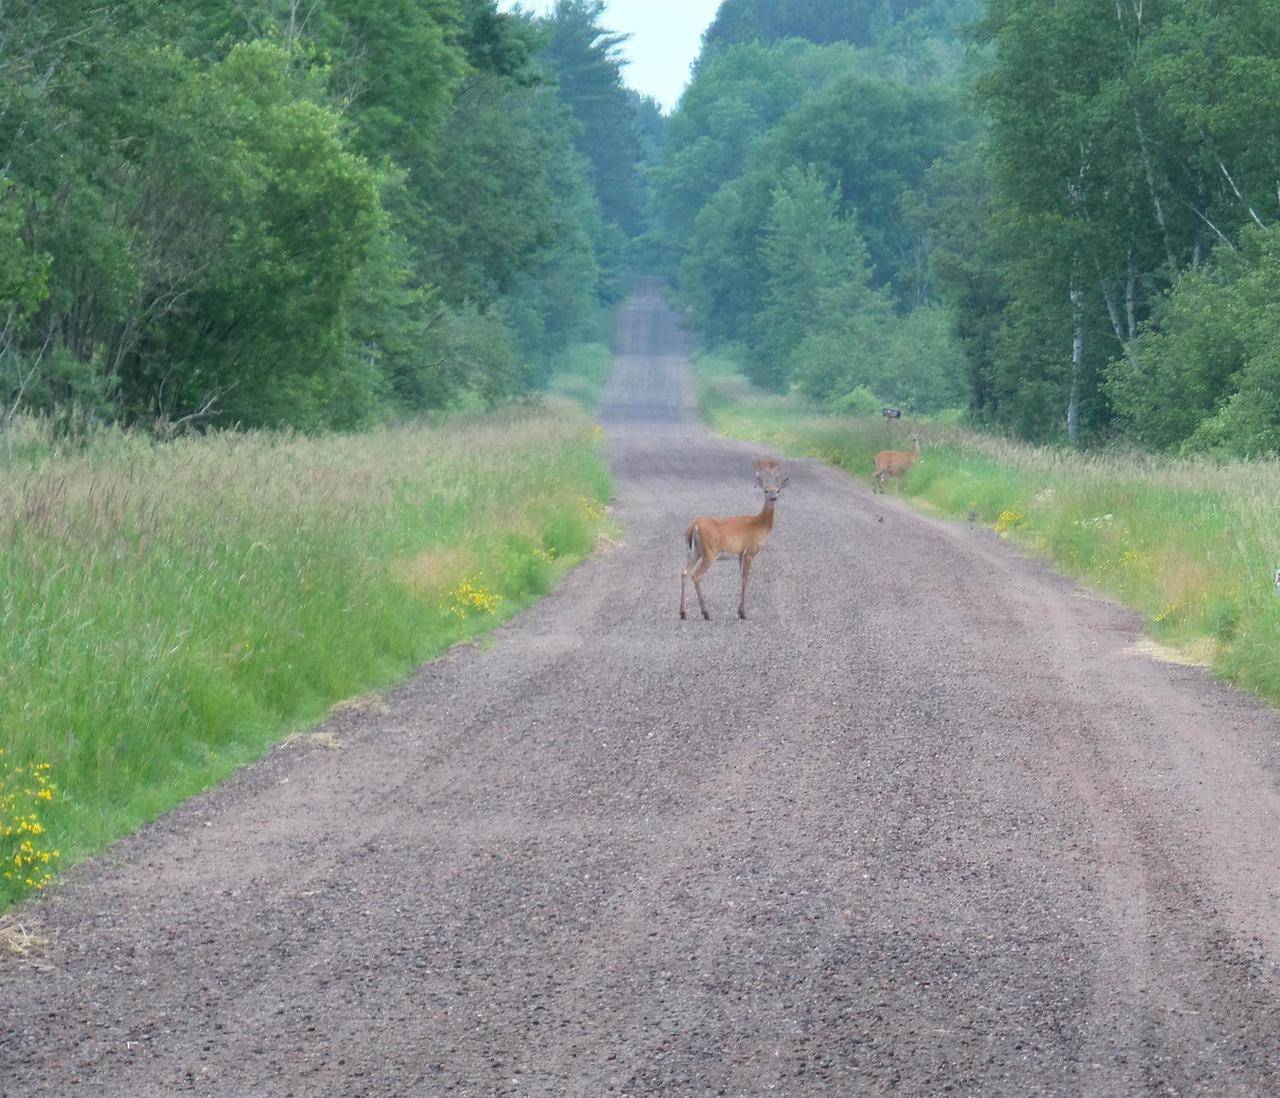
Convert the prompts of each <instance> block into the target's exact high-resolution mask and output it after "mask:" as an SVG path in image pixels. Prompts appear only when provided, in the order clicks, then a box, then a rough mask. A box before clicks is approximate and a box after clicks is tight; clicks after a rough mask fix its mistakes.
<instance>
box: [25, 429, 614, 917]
mask: <svg viewBox="0 0 1280 1098" xmlns="http://www.w3.org/2000/svg"><path fill="white" fill-rule="evenodd" d="M27 443H28V444H26V445H24V446H23V447H22V448H20V449H19V448H15V449H14V450H10V451H9V454H10V458H9V460H7V461H6V459H5V450H4V449H3V448H0V679H2V680H3V689H0V747H2V748H3V751H2V752H0V906H2V905H3V903H4V902H6V901H9V900H12V899H13V898H15V897H16V896H19V895H21V894H23V893H25V892H28V891H31V890H32V889H33V888H38V887H41V886H42V885H43V883H44V882H45V880H46V879H47V877H48V875H49V874H50V873H51V872H52V871H53V870H55V869H56V868H58V867H59V866H65V865H67V864H69V863H70V862H72V861H74V860H76V859H77V858H79V857H82V856H84V855H86V854H88V853H91V852H93V851H95V850H97V849H100V848H101V847H102V846H103V845H105V844H106V843H107V842H109V841H110V840H111V839H113V838H116V837H118V836H120V835H122V834H124V833H126V832H128V831H130V830H132V829H134V828H136V827H137V826H138V825H139V824H141V823H143V822H144V821H146V820H148V819H150V818H152V817H154V816H156V815H158V814H159V813H160V812H162V811H164V810H165V809H167V808H169V807H171V806H172V805H174V804H175V803H177V802H178V801H180V800H182V799H183V798H185V797H187V796H189V795H191V794H193V793H196V792H199V791H200V790H202V789H205V788H207V787H208V786H209V785H211V784H212V783H215V782H217V781H218V780H220V779H222V778H224V777H226V776H227V775H228V774H229V773H230V772H231V771H232V770H233V769H235V767H237V766H239V765H241V764H243V763H245V762H247V761H249V760H251V759H253V758H255V757H257V756H258V755H260V754H261V753H262V751H263V750H264V749H265V748H267V747H268V746H269V745H270V744H272V743H273V742H275V741H277V740H279V739H280V738H282V737H283V736H284V735H286V734H287V733H289V732H290V731H292V730H294V729H296V728H298V727H300V726H303V725H306V724H308V723H310V722H313V721H315V720H317V719H320V718H322V717H323V716H324V715H325V714H326V712H327V711H328V710H329V708H330V707H331V706H332V705H333V704H334V703H335V702H337V701H339V700H341V699H344V698H348V697H351V696H352V695H355V694H359V693H363V692H366V691H369V690H372V689H377V688H379V687H383V686H386V685H388V684H390V683H392V682H394V681H395V680H397V679H399V678H401V677H403V676H404V675H405V674H406V673H407V672H408V671H409V670H410V669H411V668H412V667H413V666H415V665H416V664H418V663H420V662H422V661H424V660H426V659H429V658H431V657H432V656H434V655H436V654H438V653H440V652H441V651H443V650H444V649H445V648H447V647H448V646H450V645H452V644H454V643H456V642H458V641H461V640H465V639H467V638H469V637H472V636H474V635H476V634H478V633H480V632H483V631H485V630H488V629H490V628H492V627H493V626H494V625H496V624H497V623H499V622H500V621H502V620H504V619H505V618H507V617H509V616H510V615H511V614H513V613H515V612H516V611H517V610H519V609H520V608H521V607H523V606H525V605H527V604H528V603H529V602H530V601H532V600H533V599H534V598H536V597H537V596H538V595H540V594H542V593H544V592H545V591H547V590H548V588H549V587H550V586H551V584H552V582H553V581H554V579H555V578H556V577H557V575H558V574H559V573H561V572H562V571H563V570H564V569H565V568H566V567H567V566H568V565H570V564H572V563H573V562H575V561H577V560H579V559H580V558H582V557H583V556H584V555H586V554H587V553H588V552H589V551H590V550H591V548H592V547H593V545H594V544H595V541H596V537H597V534H598V533H599V531H600V530H601V528H602V526H603V524H604V522H605V507H604V504H605V501H606V500H607V499H608V498H609V496H610V493H611V483H610V478H609V473H608V469H607V467H606V465H605V462H604V460H603V458H602V456H601V455H600V453H599V447H598V435H597V433H596V432H595V430H594V429H593V428H592V425H591V424H590V422H589V421H588V420H587V418H586V417H584V416H583V415H582V414H581V413H579V412H575V411H570V410H564V409H552V408H539V407H527V408H522V409H519V410H509V411H504V412H500V413H496V414H491V415H483V416H480V415H476V416H466V417H458V418H455V419H452V420H448V421H446V422H444V423H443V424H442V425H439V426H434V427H427V426H405V427H397V428H386V429H380V430H375V431H371V432H366V433H363V434H353V435H341V436H325V437H321V438H303V437H299V436H291V435H281V434H268V433H263V434H223V435H213V436H208V437H203V438H192V439H184V440H179V441H177V442H174V443H171V444H168V445H164V446H156V445H153V444H151V443H150V442H148V441H147V440H146V439H144V438H141V437H137V436H131V435H127V434H112V433H104V434H102V435H101V436H100V437H98V438H97V439H96V440H95V441H94V442H93V443H92V444H91V445H89V446H88V447H87V448H86V449H84V450H83V451H82V452H80V453H77V454H75V455H71V456H47V455H46V456H41V455H40V452H39V449H38V448H37V447H35V446H34V444H33V443H31V440H27Z"/></svg>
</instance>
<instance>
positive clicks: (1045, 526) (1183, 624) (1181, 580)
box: [698, 355, 1280, 703]
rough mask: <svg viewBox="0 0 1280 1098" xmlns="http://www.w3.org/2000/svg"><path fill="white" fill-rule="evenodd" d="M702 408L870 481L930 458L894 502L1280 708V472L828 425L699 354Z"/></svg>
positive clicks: (955, 430)
mask: <svg viewBox="0 0 1280 1098" xmlns="http://www.w3.org/2000/svg"><path fill="white" fill-rule="evenodd" d="M698 383H699V401H700V404H701V407H702V409H703V413H704V415H705V417H706V418H707V420H708V421H709V423H710V424H711V426H712V427H713V428H714V429H715V430H716V431H718V432H720V433H721V434H724V435H728V436H730V437H733V438H740V439H748V440H752V441H757V442H765V443H768V444H769V445H772V446H774V447H776V448H777V449H779V450H781V451H783V452H784V453H789V454H793V455H798V456H807V457H816V458H820V459H821V460H823V461H826V462H829V463H830V464H832V465H837V466H839V467H841V468H843V469H845V470H847V471H849V472H851V473H853V474H854V475H855V476H858V477H860V478H863V479H864V481H865V482H866V483H868V484H869V483H870V476H871V471H872V469H873V467H874V455H875V454H876V452H877V451H879V450H905V449H909V448H910V445H911V444H910V442H909V441H908V436H909V434H910V433H911V431H912V430H913V429H914V428H916V427H918V428H919V432H920V434H921V437H922V440H923V445H924V460H923V461H922V462H921V463H920V464H918V465H917V466H916V467H915V468H913V469H912V470H911V471H910V472H909V473H908V474H907V475H906V477H904V478H902V480H900V481H896V482H892V481H891V482H890V487H889V489H888V491H890V492H898V493H901V494H903V495H905V496H907V497H909V498H910V499H911V500H912V501H913V502H914V503H915V504H916V505H917V506H919V507H921V508H922V509H925V510H928V511H931V512H936V513H940V514H942V515H945V516H948V517H950V518H955V519H962V520H963V519H972V520H973V521H980V522H983V523H985V524H987V525H990V526H992V527H994V528H995V529H996V530H997V531H999V532H1000V533H1001V534H1002V535H1003V536H1005V537H1007V538H1009V539H1010V540H1012V541H1015V542H1017V543H1018V544H1020V545H1022V546H1024V547H1026V548H1028V549H1030V550H1032V551H1033V552H1035V553H1037V554H1039V555H1041V556H1043V557H1045V558H1047V559H1048V560H1050V561H1052V562H1053V563H1054V564H1055V565H1056V566H1058V568H1059V569H1060V570H1062V571H1064V572H1066V573H1067V574H1069V575H1071V576H1073V577H1074V578H1076V579H1079V580H1080V581H1082V582H1084V583H1086V584H1087V585H1089V586H1091V587H1093V588H1094V589H1097V590H1100V591H1103V592H1105V593H1106V594H1108V595H1111V596H1112V597H1114V598H1116V599H1118V600H1119V601H1121V602H1123V603H1125V604H1127V605H1129V606H1131V607H1133V608H1134V609H1136V610H1138V611H1140V612H1141V613H1142V614H1143V615H1145V617H1146V619H1147V623H1148V628H1149V630H1150V632H1151V634H1152V635H1153V636H1154V637H1155V638H1156V639H1157V640H1158V641H1160V642H1161V644H1163V645H1165V646H1167V647H1169V648H1174V649H1178V650H1179V651H1180V652H1181V654H1182V655H1183V656H1188V655H1189V656H1190V657H1191V658H1193V659H1194V660H1195V662H1202V663H1204V664H1206V665H1208V666H1211V667H1212V669H1213V670H1214V672H1215V673H1217V674H1219V675H1221V676H1222V677H1224V678H1226V679H1228V680H1229V681H1231V682H1234V683H1236V684H1237V685H1240V686H1242V687H1245V688H1247V689H1250V690H1253V691H1255V692H1256V693H1258V694H1260V695H1262V696H1264V697H1266V698H1268V699H1269V700H1270V701H1272V702H1274V703H1280V598H1277V592H1276V589H1275V586H1274V578H1273V577H1274V570H1275V568H1276V566H1277V564H1278V563H1280V464H1278V463H1276V462H1275V461H1232V462H1217V461H1211V460H1206V459H1198V460H1180V459H1172V458H1165V457H1158V456H1154V455H1150V454H1143V453H1139V452H1120V451H1101V452H1096V453H1079V452H1076V451H1071V450H1066V449H1062V448H1055V447H1045V446H1030V445H1026V444H1023V443H1018V442H1013V441H1010V440H1007V439H1002V438H996V437H992V436H989V435H984V434H981V433H979V432H976V431H973V430H969V429H966V428H964V427H963V426H961V425H959V424H958V423H956V422H953V421H950V422H949V421H946V420H921V421H917V422H915V423H913V424H908V423H906V422H905V421H904V422H896V423H889V422H886V421H885V420H884V419H882V418H881V417H879V416H841V415H828V414H824V413H823V412H822V411H821V410H820V409H819V408H818V407H816V406H815V405H813V404H810V403H806V402H804V401H801V400H798V399H795V398H793V397H785V396H774V395H770V394H765V393H762V392H761V391H759V390H757V389H754V388H753V387H752V386H751V385H750V383H749V382H747V381H746V380H745V379H743V378H742V377H741V376H740V375H738V373H737V371H736V369H735V368H734V365H733V363H732V361H731V360H729V359H726V358H724V357H720V356H715V355H706V356H703V357H702V358H701V359H700V361H699V363H698Z"/></svg>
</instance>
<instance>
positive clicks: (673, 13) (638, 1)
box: [500, 0, 720, 110]
mask: <svg viewBox="0 0 1280 1098" xmlns="http://www.w3.org/2000/svg"><path fill="white" fill-rule="evenodd" d="M500 6H501V7H502V8H503V9H505V10H507V11H510V10H511V9H512V8H514V7H516V6H517V0H502V2H501V4H500ZM518 6H520V7H523V8H525V9H526V10H533V11H537V12H546V11H550V10H551V9H552V8H553V7H554V6H555V0H520V2H519V4H518ZM719 7H720V0H609V5H608V11H607V14H606V18H605V21H606V24H607V25H608V27H609V28H610V29H611V30H616V31H620V32H622V33H623V34H630V35H631V41H630V42H628V43H627V47H626V49H627V56H628V57H629V58H630V59H631V64H630V65H628V67H627V69H626V78H627V82H628V83H629V84H630V85H631V86H632V87H633V88H635V89H636V90H637V91H640V92H643V93H644V94H645V95H651V96H653V97H654V98H655V99H656V100H658V102H659V103H661V104H662V106H663V107H664V108H665V109H667V110H670V109H671V108H672V107H674V106H675V104H676V100H678V99H679V98H680V93H681V91H683V90H684V86H685V84H686V82H687V81H688V79H689V66H690V65H692V64H693V61H694V58H696V57H697V56H698V49H699V47H700V45H701V44H702V32H703V31H704V30H706V29H707V27H708V26H709V25H710V24H711V20H712V19H714V18H715V14H716V9H717V8H719Z"/></svg>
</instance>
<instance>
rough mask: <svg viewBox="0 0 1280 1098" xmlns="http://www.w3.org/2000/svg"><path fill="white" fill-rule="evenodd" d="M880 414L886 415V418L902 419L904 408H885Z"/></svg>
mask: <svg viewBox="0 0 1280 1098" xmlns="http://www.w3.org/2000/svg"><path fill="white" fill-rule="evenodd" d="M880 414H881V415H882V416H884V418H885V419H901V418H902V409H901V408H885V409H884V411H882V412H881V413H880Z"/></svg>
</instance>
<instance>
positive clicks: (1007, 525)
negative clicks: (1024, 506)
mask: <svg viewBox="0 0 1280 1098" xmlns="http://www.w3.org/2000/svg"><path fill="white" fill-rule="evenodd" d="M1021 525H1022V515H1020V514H1019V513H1018V512H1017V511H1001V512H1000V517H999V518H998V519H996V533H998V534H1003V533H1004V532H1005V531H1006V530H1012V529H1013V528H1014V527H1016V526H1021Z"/></svg>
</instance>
